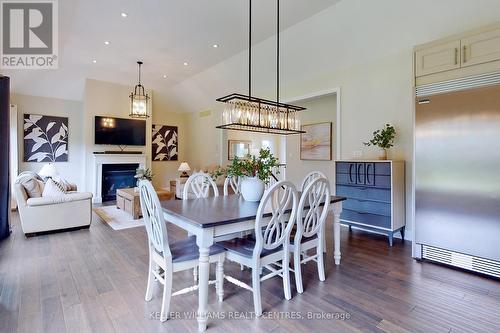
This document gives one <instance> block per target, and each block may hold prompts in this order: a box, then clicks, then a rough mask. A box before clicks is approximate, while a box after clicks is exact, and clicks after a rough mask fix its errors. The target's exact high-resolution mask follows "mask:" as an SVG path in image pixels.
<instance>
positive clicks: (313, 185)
mask: <svg viewBox="0 0 500 333" xmlns="http://www.w3.org/2000/svg"><path fill="white" fill-rule="evenodd" d="M329 206H330V182H329V181H328V179H326V178H316V179H315V180H313V181H312V182H310V183H309V185H307V186H306V188H305V190H304V192H302V196H301V197H300V201H299V205H298V210H297V233H296V234H295V242H294V243H295V245H296V246H299V245H300V241H301V239H302V237H313V236H314V235H318V236H319V239H322V236H323V233H324V227H325V220H326V217H327V215H328V208H329ZM320 242H321V241H320Z"/></svg>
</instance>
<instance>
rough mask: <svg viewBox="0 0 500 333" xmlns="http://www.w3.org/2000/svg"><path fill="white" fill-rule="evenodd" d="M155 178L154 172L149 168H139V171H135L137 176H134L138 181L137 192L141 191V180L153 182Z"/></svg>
mask: <svg viewBox="0 0 500 333" xmlns="http://www.w3.org/2000/svg"><path fill="white" fill-rule="evenodd" d="M154 176H155V175H154V174H153V172H152V171H151V169H149V168H146V169H143V168H138V169H136V170H135V176H134V178H135V179H137V184H136V187H135V190H136V191H138V190H139V182H140V181H141V180H149V181H152V180H153V177H154Z"/></svg>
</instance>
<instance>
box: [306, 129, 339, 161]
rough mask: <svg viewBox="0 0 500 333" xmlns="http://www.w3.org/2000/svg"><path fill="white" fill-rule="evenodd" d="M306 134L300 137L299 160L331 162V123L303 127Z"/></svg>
mask: <svg viewBox="0 0 500 333" xmlns="http://www.w3.org/2000/svg"><path fill="white" fill-rule="evenodd" d="M302 130H303V131H306V133H302V134H301V135H300V159H301V160H313V161H331V160H332V123H331V122H328V123H317V124H310V125H303V126H302Z"/></svg>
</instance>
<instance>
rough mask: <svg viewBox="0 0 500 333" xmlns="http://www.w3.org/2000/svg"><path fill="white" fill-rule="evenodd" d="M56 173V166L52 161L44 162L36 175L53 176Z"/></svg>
mask: <svg viewBox="0 0 500 333" xmlns="http://www.w3.org/2000/svg"><path fill="white" fill-rule="evenodd" d="M58 174H59V172H57V169H56V166H55V165H54V164H53V163H47V164H45V165H44V166H43V167H42V169H41V170H40V171H39V172H38V175H39V176H40V177H42V178H53V177H55V176H57V175H58Z"/></svg>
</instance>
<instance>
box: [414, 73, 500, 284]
mask: <svg viewBox="0 0 500 333" xmlns="http://www.w3.org/2000/svg"><path fill="white" fill-rule="evenodd" d="M497 79H498V81H500V75H498V78H497ZM499 83H500V82H499ZM425 94H428V95H425ZM416 103H417V105H416V113H415V243H416V249H417V252H418V251H421V252H418V253H417V254H416V257H421V258H423V259H429V260H432V261H437V262H440V263H445V264H449V265H454V266H458V267H461V268H465V269H469V270H472V271H476V272H480V273H484V274H489V275H493V276H497V277H500V85H498V84H497V82H496V81H495V80H493V81H491V80H490V81H488V80H483V79H481V80H479V81H477V80H476V81H474V80H472V79H469V80H462V81H460V80H457V81H455V82H448V83H446V84H444V85H443V84H441V85H439V84H438V85H434V86H428V87H421V88H420V90H419V89H418V88H417V101H416Z"/></svg>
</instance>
